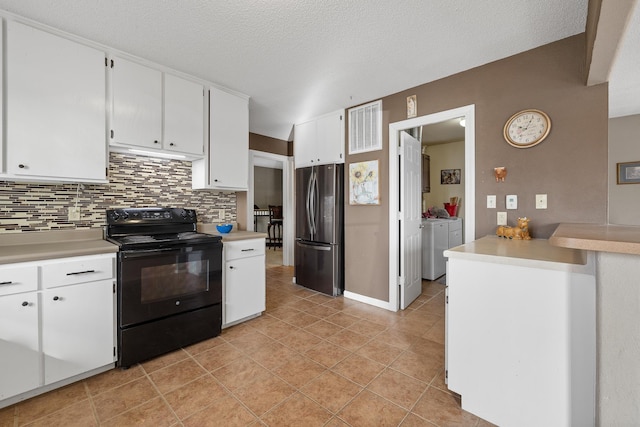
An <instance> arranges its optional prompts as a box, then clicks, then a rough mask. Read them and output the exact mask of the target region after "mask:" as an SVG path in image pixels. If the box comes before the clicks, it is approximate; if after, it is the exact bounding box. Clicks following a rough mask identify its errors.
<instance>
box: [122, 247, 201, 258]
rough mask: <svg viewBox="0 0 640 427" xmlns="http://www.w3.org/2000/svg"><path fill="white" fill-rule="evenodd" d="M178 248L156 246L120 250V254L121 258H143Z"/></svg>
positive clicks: (178, 250)
mask: <svg viewBox="0 0 640 427" xmlns="http://www.w3.org/2000/svg"><path fill="white" fill-rule="evenodd" d="M190 247H191V248H195V246H190ZM180 249H181V248H157V249H148V250H135V251H121V252H120V255H121V257H122V258H123V259H132V258H144V257H149V256H154V255H158V254H162V253H166V252H180ZM198 249H200V248H198Z"/></svg>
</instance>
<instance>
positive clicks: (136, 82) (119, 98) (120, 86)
mask: <svg viewBox="0 0 640 427" xmlns="http://www.w3.org/2000/svg"><path fill="white" fill-rule="evenodd" d="M111 89H112V96H113V98H112V104H111V105H112V111H111V112H112V115H111V141H112V142H113V143H117V144H126V145H135V146H138V147H148V148H156V149H160V148H162V146H161V143H162V72H160V71H158V70H154V69H153V68H149V67H145V66H144V65H140V64H137V63H135V62H131V61H128V60H126V59H123V58H117V57H116V58H113V64H112V67H111Z"/></svg>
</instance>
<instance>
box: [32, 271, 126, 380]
mask: <svg viewBox="0 0 640 427" xmlns="http://www.w3.org/2000/svg"><path fill="white" fill-rule="evenodd" d="M113 287H114V285H113V280H102V281H99V282H91V283H82V284H78V285H70V286H63V287H59V288H53V289H47V290H45V291H44V292H43V293H42V298H43V302H42V351H43V352H44V373H45V374H44V382H45V384H51V383H54V382H56V381H60V380H62V379H65V378H68V377H71V376H74V375H77V374H80V373H83V372H87V371H90V370H92V369H95V368H99V367H101V366H105V365H107V364H109V363H112V362H113V361H114V345H115V344H114V327H115V326H114V325H115V323H114V314H113V313H114V295H115V294H114V293H113Z"/></svg>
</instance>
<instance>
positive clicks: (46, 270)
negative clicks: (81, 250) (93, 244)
mask: <svg viewBox="0 0 640 427" xmlns="http://www.w3.org/2000/svg"><path fill="white" fill-rule="evenodd" d="M113 260H114V257H113V256H99V257H86V258H75V259H73V260H69V261H60V262H55V263H50V264H49V263H48V264H45V265H43V266H42V283H43V286H44V288H53V287H56V286H64V285H73V284H75V283H84V282H93V281H95V280H104V279H112V278H113V277H114V274H113V266H114V262H113Z"/></svg>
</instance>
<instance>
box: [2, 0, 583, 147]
mask: <svg viewBox="0 0 640 427" xmlns="http://www.w3.org/2000/svg"><path fill="white" fill-rule="evenodd" d="M0 9H4V10H6V11H9V12H12V13H15V14H17V15H20V16H23V17H26V18H30V19H33V20H35V21H38V22H40V23H43V24H47V25H50V26H52V27H55V28H58V29H61V30H63V31H66V32H69V33H72V34H75V35H78V36H81V37H84V38H87V39H90V40H93V41H95V42H98V43H101V44H104V45H107V46H110V47H112V48H115V49H119V50H122V51H125V52H128V53H131V54H133V55H136V56H139V57H142V58H145V59H148V60H150V61H153V62H157V63H160V64H163V65H166V66H168V67H171V68H173V69H176V70H179V71H183V72H185V73H188V74H192V75H194V76H197V77H200V78H203V79H206V80H209V81H212V82H214V83H217V84H219V85H222V86H225V87H228V88H230V89H234V90H236V91H239V92H242V93H245V94H247V95H249V96H250V97H251V101H250V129H251V131H252V132H255V133H259V134H262V135H266V136H271V137H275V138H280V139H289V137H290V134H291V130H292V126H293V124H294V123H296V122H300V121H302V120H304V119H307V118H309V117H313V116H316V115H319V114H323V113H326V112H329V111H333V110H336V109H339V108H345V107H349V106H352V105H355V104H358V103H361V102H365V101H370V100H373V99H376V98H379V97H382V96H386V95H389V94H392V93H395V92H399V91H402V90H405V89H408V88H410V87H414V86H417V85H420V84H423V83H427V82H429V81H433V80H436V79H439V78H442V77H445V76H448V75H451V74H455V73H457V72H460V71H464V70H467V69H470V68H473V67H476V66H479V65H482V64H486V63H488V62H491V61H494V60H497V59H501V58H504V57H507V56H511V55H514V54H516V53H519V52H522V51H525V50H529V49H532V48H534V47H537V46H540V45H543V44H547V43H550V42H553V41H555V40H559V39H562V38H565V37H568V36H571V35H574V34H577V33H580V32H583V31H584V30H585V20H586V13H587V0H536V1H531V0H484V1H468V0H322V1H317V0H163V1H159V0H20V1H16V0H0Z"/></svg>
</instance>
